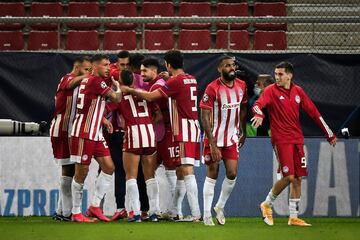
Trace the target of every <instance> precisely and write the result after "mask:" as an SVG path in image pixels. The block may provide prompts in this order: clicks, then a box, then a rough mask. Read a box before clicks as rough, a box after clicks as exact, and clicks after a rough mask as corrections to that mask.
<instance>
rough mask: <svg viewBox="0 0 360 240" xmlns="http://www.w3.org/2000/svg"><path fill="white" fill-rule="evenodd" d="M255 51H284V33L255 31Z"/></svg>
mask: <svg viewBox="0 0 360 240" xmlns="http://www.w3.org/2000/svg"><path fill="white" fill-rule="evenodd" d="M254 49H255V50H285V49H286V33H285V31H259V30H257V31H255V34H254Z"/></svg>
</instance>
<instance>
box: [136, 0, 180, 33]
mask: <svg viewBox="0 0 360 240" xmlns="http://www.w3.org/2000/svg"><path fill="white" fill-rule="evenodd" d="M141 16H143V17H172V16H174V5H173V3H172V2H144V3H143V4H142V14H141ZM174 25H175V24H173V23H147V24H145V28H147V29H157V30H160V29H171V28H173V27H174Z"/></svg>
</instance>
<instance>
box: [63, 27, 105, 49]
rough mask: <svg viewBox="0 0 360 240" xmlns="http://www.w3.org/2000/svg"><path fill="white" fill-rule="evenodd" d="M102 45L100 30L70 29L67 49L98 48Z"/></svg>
mask: <svg viewBox="0 0 360 240" xmlns="http://www.w3.org/2000/svg"><path fill="white" fill-rule="evenodd" d="M99 46H100V43H99V36H98V32H97V31H95V30H93V31H73V30H71V31H68V33H67V38H66V44H65V50H98V49H99Z"/></svg>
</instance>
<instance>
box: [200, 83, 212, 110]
mask: <svg viewBox="0 0 360 240" xmlns="http://www.w3.org/2000/svg"><path fill="white" fill-rule="evenodd" d="M215 100H216V92H215V90H214V88H213V87H212V85H208V86H207V87H206V89H205V92H204V95H203V97H202V98H201V100H200V108H204V109H209V110H211V109H213V106H214V102H215Z"/></svg>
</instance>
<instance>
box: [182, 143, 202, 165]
mask: <svg viewBox="0 0 360 240" xmlns="http://www.w3.org/2000/svg"><path fill="white" fill-rule="evenodd" d="M178 144H179V148H180V161H181V164H189V165H196V164H198V163H199V160H200V143H199V142H178Z"/></svg>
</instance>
